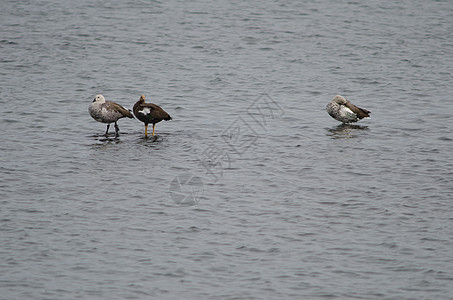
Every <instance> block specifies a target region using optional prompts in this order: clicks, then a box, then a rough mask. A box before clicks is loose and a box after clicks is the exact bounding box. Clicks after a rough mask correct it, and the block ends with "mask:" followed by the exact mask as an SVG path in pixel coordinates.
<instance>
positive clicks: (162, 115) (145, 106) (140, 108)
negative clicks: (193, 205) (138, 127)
mask: <svg viewBox="0 0 453 300" xmlns="http://www.w3.org/2000/svg"><path fill="white" fill-rule="evenodd" d="M133 111H134V115H135V117H136V118H137V119H139V120H140V121H142V122H143V123H145V137H148V124H149V123H152V124H153V135H154V127H155V126H156V123H159V122H160V121H162V120H165V121H169V120H171V119H172V118H171V117H170V115H169V114H168V113H167V112H166V111H165V110H163V109H162V108H161V107H160V106H159V105H156V104H153V103H145V95H141V96H140V99H139V100H138V101H137V103H135V104H134V109H133Z"/></svg>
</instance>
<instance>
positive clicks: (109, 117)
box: [88, 95, 134, 138]
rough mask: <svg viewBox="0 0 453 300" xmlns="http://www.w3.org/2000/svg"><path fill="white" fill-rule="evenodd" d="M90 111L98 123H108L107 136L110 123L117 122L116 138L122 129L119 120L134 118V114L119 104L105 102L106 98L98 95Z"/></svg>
mask: <svg viewBox="0 0 453 300" xmlns="http://www.w3.org/2000/svg"><path fill="white" fill-rule="evenodd" d="M88 111H89V113H90V115H91V117H93V119H95V120H96V121H98V122H101V123H107V130H106V131H105V136H107V135H108V133H109V127H110V123H113V122H115V138H116V137H118V136H119V131H120V128H119V127H118V124H117V123H116V122H117V121H118V120H119V119H121V118H124V117H128V118H131V119H132V118H134V116H133V115H132V113H131V112H130V111H129V110H127V109H125V108H124V107H122V106H121V105H119V104H118V103H115V102H112V101H105V98H104V96H102V95H96V98H94V100H93V102H92V103H91V104H90V107H89V108H88Z"/></svg>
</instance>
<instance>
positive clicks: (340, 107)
mask: <svg viewBox="0 0 453 300" xmlns="http://www.w3.org/2000/svg"><path fill="white" fill-rule="evenodd" d="M326 110H327V113H328V114H329V115H330V116H331V117H332V118H334V119H335V120H337V121H340V122H343V123H344V124H348V123H354V122H357V121H359V120H360V119H363V118H369V117H370V113H371V112H370V111H368V110H366V109H363V108H360V107H357V106H355V105H354V104H352V103H351V102H350V101H348V100H346V99H345V98H344V97H343V96H340V95H336V96H335V97H334V98H333V100H332V101H331V102H330V103H329V104H327V106H326Z"/></svg>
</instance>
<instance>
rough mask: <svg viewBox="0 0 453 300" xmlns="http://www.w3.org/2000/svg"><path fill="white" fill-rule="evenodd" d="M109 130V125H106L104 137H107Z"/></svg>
mask: <svg viewBox="0 0 453 300" xmlns="http://www.w3.org/2000/svg"><path fill="white" fill-rule="evenodd" d="M109 128H110V124H107V130H106V131H105V133H104V135H105V136H108V135H109Z"/></svg>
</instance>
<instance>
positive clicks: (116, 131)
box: [115, 122, 120, 138]
mask: <svg viewBox="0 0 453 300" xmlns="http://www.w3.org/2000/svg"><path fill="white" fill-rule="evenodd" d="M119 135H120V128H119V127H118V124H117V123H116V122H115V138H117V137H118V136H119Z"/></svg>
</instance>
